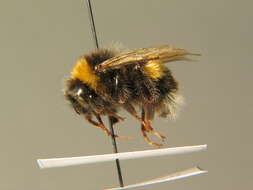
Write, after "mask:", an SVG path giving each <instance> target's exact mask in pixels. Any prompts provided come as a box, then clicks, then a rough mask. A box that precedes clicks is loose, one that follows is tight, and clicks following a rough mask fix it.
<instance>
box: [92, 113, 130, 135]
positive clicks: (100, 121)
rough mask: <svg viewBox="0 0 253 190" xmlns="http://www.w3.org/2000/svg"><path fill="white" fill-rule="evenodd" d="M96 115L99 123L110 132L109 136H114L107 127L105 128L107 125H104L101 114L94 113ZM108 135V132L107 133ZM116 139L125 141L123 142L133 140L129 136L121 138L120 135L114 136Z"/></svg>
mask: <svg viewBox="0 0 253 190" xmlns="http://www.w3.org/2000/svg"><path fill="white" fill-rule="evenodd" d="M94 115H95V116H96V118H97V120H98V121H99V123H101V124H102V125H103V126H104V128H105V129H106V130H107V131H108V134H107V135H108V136H112V133H111V131H109V130H108V129H107V128H106V127H105V125H104V123H103V120H102V119H101V117H100V115H99V114H97V113H95V112H94ZM106 133H107V132H106ZM114 137H116V138H119V139H123V140H129V139H131V137H129V136H119V135H116V134H114Z"/></svg>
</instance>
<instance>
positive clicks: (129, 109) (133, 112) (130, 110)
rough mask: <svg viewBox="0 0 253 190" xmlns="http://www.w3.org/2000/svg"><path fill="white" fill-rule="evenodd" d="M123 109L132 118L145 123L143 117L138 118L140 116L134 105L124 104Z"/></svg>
mask: <svg viewBox="0 0 253 190" xmlns="http://www.w3.org/2000/svg"><path fill="white" fill-rule="evenodd" d="M123 107H124V109H125V110H126V111H127V112H128V113H130V114H131V115H132V116H134V117H135V118H136V119H137V120H139V121H140V122H143V120H142V119H141V117H139V116H138V114H137V112H136V110H135V108H134V107H133V105H132V104H130V103H126V104H124V106H123ZM143 124H144V122H143Z"/></svg>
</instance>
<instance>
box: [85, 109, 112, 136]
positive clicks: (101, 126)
mask: <svg viewBox="0 0 253 190" xmlns="http://www.w3.org/2000/svg"><path fill="white" fill-rule="evenodd" d="M95 116H96V117H97V115H96V114H95ZM98 116H99V115H98ZM99 118H100V116H99ZM85 119H86V120H87V121H88V122H89V123H90V124H92V125H94V126H95V127H98V128H100V129H102V130H103V131H104V132H105V133H106V135H108V136H110V135H111V132H110V131H109V129H107V128H106V127H105V125H104V123H103V121H102V120H101V118H100V121H99V120H98V121H99V122H96V121H94V120H92V116H91V114H86V115H85ZM97 119H98V117H97Z"/></svg>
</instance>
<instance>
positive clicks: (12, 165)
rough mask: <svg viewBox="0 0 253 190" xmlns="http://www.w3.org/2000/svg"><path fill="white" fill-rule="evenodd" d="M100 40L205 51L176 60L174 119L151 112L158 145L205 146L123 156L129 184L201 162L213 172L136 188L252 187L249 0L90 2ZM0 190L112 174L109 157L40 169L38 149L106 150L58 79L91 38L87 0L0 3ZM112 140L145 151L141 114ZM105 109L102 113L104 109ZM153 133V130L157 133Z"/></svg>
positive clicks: (96, 184)
mask: <svg viewBox="0 0 253 190" xmlns="http://www.w3.org/2000/svg"><path fill="white" fill-rule="evenodd" d="M92 5H93V8H94V15H95V22H96V27H97V32H98V38H99V43H100V45H108V44H111V43H115V42H121V43H122V44H123V45H124V46H125V47H127V48H129V49H134V48H140V47H147V46H153V45H161V44H171V45H174V46H177V47H180V48H185V49H188V50H190V51H192V52H196V53H201V54H202V56H201V57H200V58H199V61H198V62H193V63H186V62H177V63H171V64H169V65H168V67H170V68H171V70H172V71H173V73H174V76H175V78H176V79H177V80H178V81H179V82H180V88H181V89H180V90H181V93H182V94H183V96H184V97H185V99H186V105H185V106H184V108H183V110H182V111H181V113H180V117H179V119H178V120H177V121H170V120H169V119H159V118H157V119H156V120H155V121H154V122H153V126H154V128H155V129H156V130H157V131H159V132H160V133H161V134H163V135H165V136H167V140H166V142H165V145H164V147H173V146H183V145H194V144H205V143H207V144H208V151H206V152H202V153H194V154H190V155H180V156H173V157H160V158H148V159H139V160H131V161H122V162H121V164H122V171H123V176H124V181H125V184H131V183H135V182H139V181H142V180H147V179H151V178H154V177H159V176H163V175H166V174H169V173H172V172H176V171H180V170H183V169H187V168H190V167H193V166H195V165H199V166H201V167H202V168H204V169H207V170H208V171H209V174H208V175H202V176H197V177H192V178H188V179H185V180H181V181H176V182H171V183H165V184H159V185H156V186H150V187H145V188H143V189H147V190H151V189H157V190H162V189H173V190H180V189H187V190H203V189H206V190H213V189H230V190H237V189H251V188H252V186H253V183H252V177H253V175H252V161H253V156H252V155H253V153H252V132H253V129H252V106H253V102H252V95H253V90H252V79H253V77H252V71H253V70H252V69H253V66H252V60H253V57H252V44H253V40H252V34H253V26H252V19H253V12H252V6H253V4H252V1H249V0H243V1H235V0H212V1H203V0H190V1H178V0H169V1H165V0H156V1H147V0H138V1H134V0H129V1H118V0H107V1H99V0H94V1H92ZM0 26H1V30H0V52H1V56H0V63H1V69H0V72H1V73H0V77H1V80H0V85H1V100H0V101H1V102H0V105H1V107H0V109H1V120H0V122H1V123H0V124H1V133H0V150H1V156H0V164H1V167H0V181H1V183H0V189H3V190H5V189H6V190H16V189H18V190H34V189H36V190H37V189H38V190H56V189H59V190H67V189H75V190H81V189H82V190H83V189H89V190H93V189H94V190H96V189H103V188H106V187H107V188H109V187H114V186H117V185H118V181H117V173H116V167H115V163H114V162H108V163H100V164H94V165H82V166H75V167H66V168H55V169H47V170H40V169H39V168H38V166H37V163H36V159H37V158H51V157H67V156H81V155H92V154H104V153H111V152H112V151H113V149H112V145H111V139H110V138H108V137H106V136H105V135H104V133H103V132H102V131H101V130H99V129H97V128H95V127H92V126H90V125H89V124H88V123H87V122H86V121H84V120H83V118H81V117H79V116H77V115H76V114H75V113H74V111H73V110H72V109H70V107H69V106H68V104H67V103H66V101H65V99H64V97H63V93H62V89H63V86H64V80H65V79H66V78H67V77H68V76H69V73H70V71H71V69H72V67H73V66H74V64H75V61H76V60H77V59H78V57H79V56H81V55H83V54H84V53H86V52H89V51H90V50H92V49H93V48H94V44H93V40H92V35H91V32H90V25H89V20H88V13H87V9H86V6H85V2H84V0H75V1H68V0H54V1H51V0H44V1H42V0H41V1H32V0H22V1H18V0H12V1H7V0H1V2H0ZM120 114H121V115H125V117H127V120H126V121H125V122H121V123H119V124H118V125H117V126H116V127H115V130H116V132H117V133H118V134H119V135H130V136H132V137H133V139H132V140H130V141H118V148H119V151H121V152H124V151H134V150H147V149H150V148H153V147H150V146H149V145H147V144H146V143H145V141H144V140H143V138H142V136H141V133H140V125H139V123H138V122H137V121H136V120H135V119H134V118H133V117H131V116H130V115H128V114H126V113H125V112H120ZM104 119H105V120H106V118H104ZM154 140H156V139H154Z"/></svg>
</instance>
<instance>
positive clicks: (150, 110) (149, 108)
mask: <svg viewBox="0 0 253 190" xmlns="http://www.w3.org/2000/svg"><path fill="white" fill-rule="evenodd" d="M142 114H143V117H142V118H144V123H145V124H144V127H145V129H146V131H147V132H149V133H152V134H153V135H155V136H156V137H158V138H160V139H165V136H162V135H160V134H159V133H158V132H156V131H155V130H154V129H153V128H152V127H151V120H152V119H153V118H154V114H155V110H154V105H153V104H145V105H144V106H143V108H142Z"/></svg>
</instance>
